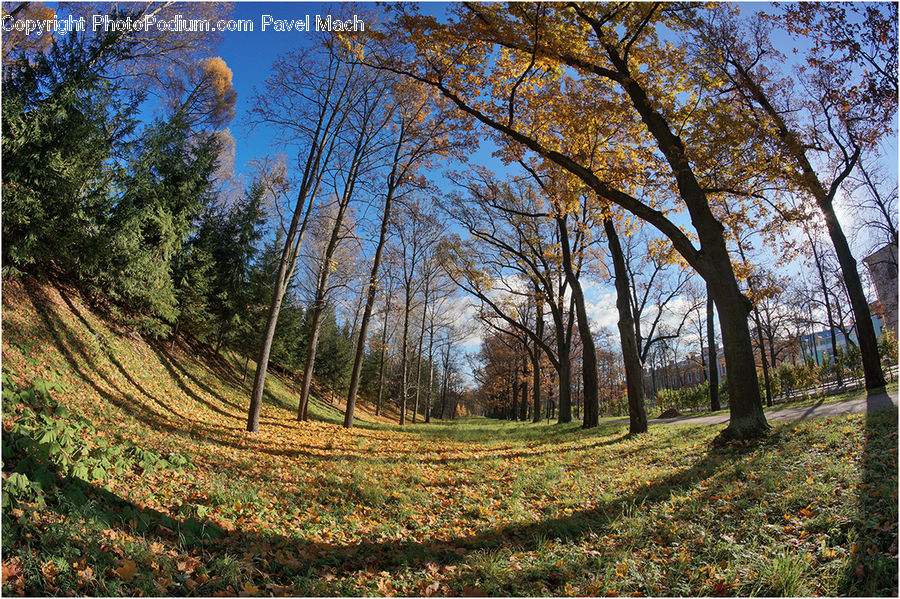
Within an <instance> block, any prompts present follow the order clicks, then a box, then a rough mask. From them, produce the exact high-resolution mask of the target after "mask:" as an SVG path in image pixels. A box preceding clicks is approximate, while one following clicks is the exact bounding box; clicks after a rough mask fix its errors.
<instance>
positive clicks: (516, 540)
mask: <svg viewBox="0 0 900 599" xmlns="http://www.w3.org/2000/svg"><path fill="white" fill-rule="evenodd" d="M729 456H731V457H734V456H735V454H734V452H733V451H731V450H727V451H723V450H711V452H710V453H709V454H707V455H705V456H704V457H703V458H701V459H700V460H698V461H697V462H695V463H694V464H692V465H691V466H690V467H688V468H686V469H685V470H682V471H680V472H677V473H673V474H671V475H669V476H665V477H663V478H661V479H659V480H656V481H651V482H649V483H648V484H645V485H642V486H640V487H638V488H636V489H635V490H634V491H633V492H632V493H630V494H627V495H625V496H623V497H621V498H618V499H615V500H612V501H608V502H602V503H599V504H598V505H596V506H595V507H592V508H590V509H584V510H580V511H578V512H576V513H574V514H572V515H568V516H564V517H555V518H548V519H544V520H541V521H535V522H530V523H524V524H513V525H506V526H499V527H496V528H492V529H488V530H483V531H480V532H478V533H477V534H472V535H469V536H460V537H452V538H435V539H430V540H424V541H414V540H407V541H395V540H384V541H373V540H369V539H360V540H359V541H356V542H351V543H346V544H333V543H322V542H310V541H308V540H305V539H303V538H302V537H297V536H295V537H286V536H283V535H265V534H257V533H253V534H247V533H240V532H238V531H235V532H230V533H226V532H224V531H222V529H221V528H220V527H219V526H218V525H216V524H215V523H214V522H212V521H210V520H208V519H198V518H190V519H185V520H178V519H174V518H171V517H169V516H167V515H165V514H162V513H160V512H157V511H155V510H148V509H146V508H142V507H139V506H137V505H135V504H134V503H132V502H130V501H128V500H125V499H123V498H121V497H119V496H117V495H115V494H114V493H111V492H109V491H107V490H104V489H98V488H96V487H94V486H93V485H90V484H88V483H85V482H83V481H80V480H78V479H65V480H63V481H61V482H60V487H61V488H63V489H71V490H72V491H71V495H72V496H73V497H74V498H76V500H77V501H80V500H78V499H77V498H78V497H79V494H81V495H83V496H84V497H86V498H87V501H86V502H83V503H89V505H90V506H91V513H92V514H95V515H96V517H97V518H99V519H100V520H101V521H102V522H103V523H104V524H105V525H107V526H108V527H110V528H113V529H118V530H121V531H123V532H127V533H129V534H134V533H136V532H137V533H140V534H142V535H143V537H144V539H145V540H146V542H147V543H151V542H154V541H164V542H167V543H171V542H172V541H173V539H174V540H175V541H177V542H180V543H181V544H182V545H183V546H185V547H186V548H188V549H189V548H191V547H193V546H197V545H199V544H202V546H203V551H204V554H205V556H206V559H207V560H209V559H211V558H221V557H224V556H234V555H245V558H249V559H252V560H253V561H254V565H256V566H257V567H258V568H260V570H262V567H263V566H262V564H263V562H264V560H265V557H264V556H262V555H253V552H254V550H253V549H251V548H253V547H274V548H277V549H278V550H280V551H283V552H285V556H286V558H285V559H282V560H280V563H277V562H276V561H273V560H271V557H269V559H268V560H265V561H266V562H272V563H269V565H268V571H267V572H265V576H264V579H265V581H266V582H270V583H277V584H279V585H285V586H288V587H291V589H292V590H291V593H290V594H295V595H311V594H317V593H318V592H322V591H323V590H324V591H325V592H326V593H328V594H331V593H335V592H337V591H336V590H335V589H331V590H330V592H329V591H328V589H327V587H325V588H324V589H323V588H318V590H317V587H316V586H315V585H316V584H321V583H322V581H321V578H322V575H323V574H324V573H325V572H327V571H332V572H333V571H335V570H340V571H341V572H342V574H347V575H348V577H352V575H353V574H364V573H365V572H368V571H372V569H375V571H387V572H389V573H391V574H394V573H399V572H401V571H405V570H406V569H408V568H410V567H416V566H417V565H419V567H421V564H422V563H425V562H436V563H440V564H442V565H452V564H457V563H460V562H462V561H464V560H466V559H467V556H468V555H469V554H470V553H471V552H474V551H484V552H490V551H496V550H500V549H509V550H512V551H535V550H538V549H539V548H540V547H541V545H542V544H543V543H544V542H546V540H547V539H555V540H558V541H568V540H576V539H579V538H581V537H583V536H584V535H585V534H588V533H598V534H603V533H604V531H606V530H607V529H608V528H609V526H610V524H611V523H612V522H613V521H615V520H616V518H618V517H619V515H620V514H621V513H622V511H623V510H624V509H626V507H629V506H635V505H641V506H643V505H646V504H651V503H654V502H659V501H665V500H667V499H668V498H669V497H670V496H671V495H672V494H673V493H683V492H685V491H686V490H689V489H690V488H692V487H694V486H695V485H697V484H698V483H700V482H701V481H703V480H706V479H707V478H709V477H710V476H712V475H713V474H714V473H715V472H716V470H717V469H718V468H720V467H722V465H723V464H724V463H726V462H727V461H728V459H729ZM331 485H332V486H333V488H332V489H331V490H330V492H332V493H336V494H340V495H341V496H344V497H355V495H356V494H358V493H359V489H357V488H355V487H354V486H353V485H352V484H349V483H346V482H342V481H334V482H332V483H331ZM46 509H50V510H54V511H57V512H58V513H60V515H62V516H64V517H68V514H66V509H67V508H66V507H65V506H63V505H61V504H59V503H58V502H57V503H51V504H48V507H47V508H46ZM135 522H137V523H138V524H137V526H135ZM73 530H74V528H73ZM185 538H187V542H185ZM204 539H205V540H204ZM59 541H60V540H57V542H59ZM64 541H65V542H68V543H76V542H81V541H80V540H76V539H74V538H73V539H64ZM23 542H24V540H23ZM34 549H35V548H34V547H32V550H34ZM94 549H98V550H99V547H97V548H88V549H86V551H93V550H94ZM7 551H9V552H10V553H11V554H15V553H16V552H17V551H22V548H21V545H18V546H17V545H16V544H15V541H13V543H11V546H10V547H9V548H8V549H7ZM47 551H50V549H49V548H48V549H47ZM258 574H259V573H258V572H257V575H258ZM255 582H256V583H257V584H260V586H261V584H262V582H261V580H260V579H257V580H255ZM448 584H449V585H450V589H451V594H460V593H463V592H464V589H463V585H464V583H463V582H462V581H460V580H456V581H455V582H454V579H452V578H451V579H450V580H449V581H448ZM454 584H457V585H458V587H459V588H454V586H453V585H454ZM207 590H208V591H211V590H212V588H210V589H207ZM26 591H28V592H29V594H44V592H45V591H44V590H43V589H39V588H34V589H26ZM203 591H204V589H202V588H198V589H196V591H195V592H197V594H204V593H203ZM339 594H345V593H339Z"/></svg>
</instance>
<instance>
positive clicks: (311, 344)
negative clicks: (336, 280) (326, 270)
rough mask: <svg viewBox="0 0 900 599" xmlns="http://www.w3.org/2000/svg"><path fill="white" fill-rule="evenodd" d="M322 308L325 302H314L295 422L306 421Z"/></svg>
mask: <svg viewBox="0 0 900 599" xmlns="http://www.w3.org/2000/svg"><path fill="white" fill-rule="evenodd" d="M326 264H327V263H326ZM324 307H325V302H324V301H319V300H316V302H315V303H314V304H313V307H312V318H311V320H310V322H309V340H308V341H307V343H306V364H305V365H304V366H303V382H302V383H301V384H300V402H299V403H298V404H297V420H306V409H307V407H308V406H309V388H310V385H312V373H313V368H314V367H315V364H316V351H317V350H318V347H319V325H320V324H321V322H322V310H323V309H324ZM320 399H321V398H320Z"/></svg>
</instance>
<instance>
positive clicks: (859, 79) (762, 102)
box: [703, 7, 897, 392]
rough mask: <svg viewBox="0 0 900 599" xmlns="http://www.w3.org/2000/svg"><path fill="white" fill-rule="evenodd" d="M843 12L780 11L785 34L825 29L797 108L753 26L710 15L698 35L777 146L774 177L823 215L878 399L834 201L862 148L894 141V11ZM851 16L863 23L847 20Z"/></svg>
mask: <svg viewBox="0 0 900 599" xmlns="http://www.w3.org/2000/svg"><path fill="white" fill-rule="evenodd" d="M860 13H862V14H864V16H865V18H864V19H862V17H861V15H860ZM850 14H851V16H848V14H847V11H839V10H834V9H832V8H831V7H827V8H825V7H823V8H821V9H815V8H809V9H798V10H794V11H790V10H789V11H787V12H786V14H785V22H786V23H787V27H788V29H789V30H790V31H792V32H794V33H797V34H801V35H802V36H804V37H806V36H808V35H810V30H809V29H808V28H807V27H805V26H804V23H807V24H809V23H814V24H817V25H819V26H821V27H822V31H825V32H826V33H825V36H824V40H825V41H820V42H819V43H818V44H817V45H815V46H814V47H813V49H812V50H811V51H810V52H809V54H808V55H807V56H808V60H807V68H806V72H805V73H803V82H804V87H805V89H807V90H809V93H810V98H809V99H808V101H807V102H802V105H803V110H802V111H797V110H795V108H794V107H793V106H792V102H791V99H790V98H789V97H788V98H785V97H784V96H783V95H779V94H778V93H777V91H776V90H777V89H780V88H781V87H782V84H781V83H780V82H778V83H776V82H775V81H773V80H772V79H773V78H772V77H771V75H770V72H771V71H770V70H769V69H768V65H767V64H766V61H764V60H763V59H764V58H765V57H766V56H767V55H768V54H771V48H770V47H769V42H768V40H767V36H766V35H764V31H765V30H764V27H763V25H762V24H761V23H760V22H758V21H757V22H754V23H752V24H751V27H752V29H751V30H750V32H749V34H750V35H747V34H746V33H745V32H744V31H742V30H741V29H740V28H739V27H738V26H737V24H736V23H734V22H733V21H731V20H729V19H727V18H724V17H720V16H719V15H718V14H716V15H715V17H719V18H718V19H717V18H715V17H714V18H712V19H710V20H709V23H708V26H707V27H705V29H704V30H703V33H704V35H705V37H706V39H707V45H708V46H709V47H710V51H709V53H710V55H712V56H714V57H715V60H717V61H718V66H719V68H720V69H721V70H722V72H723V74H724V75H725V76H727V77H728V78H729V80H730V82H731V83H732V85H733V89H734V90H735V94H734V99H735V100H736V101H739V102H743V103H744V104H745V105H747V107H748V109H749V110H750V114H751V117H752V118H753V119H754V120H755V121H756V122H759V123H762V124H763V125H764V126H765V129H764V130H765V131H766V132H767V134H768V135H769V136H770V137H771V139H772V140H773V141H774V142H775V143H776V144H777V150H778V152H779V154H780V157H781V158H782V159H783V160H784V161H785V162H784V164H785V167H784V172H783V174H782V177H783V178H784V180H785V181H786V182H787V183H788V184H789V185H791V186H792V187H793V188H794V189H796V190H797V192H798V193H801V194H808V195H809V196H811V197H812V198H813V199H814V200H815V203H816V206H817V207H818V209H819V211H820V212H821V214H822V216H823V218H824V221H825V225H826V228H827V230H828V234H829V237H830V238H831V242H832V244H833V245H834V249H835V252H836V254H837V258H838V261H839V263H840V266H841V272H842V274H843V278H844V281H845V284H846V286H847V291H848V294H849V296H850V303H851V305H852V307H853V313H854V316H855V320H856V325H857V331H858V336H859V342H860V350H861V353H862V360H863V369H864V371H865V379H866V389H868V390H870V391H871V392H879V391H881V390H883V387H884V384H885V381H884V374H883V372H882V370H881V364H880V362H879V359H878V348H877V344H876V340H875V329H874V327H873V326H872V321H871V314H870V312H869V308H868V303H867V301H866V297H865V292H864V291H863V288H862V282H861V281H860V278H859V272H858V270H857V267H856V260H855V258H854V257H853V254H852V252H851V250H850V245H849V243H848V241H847V237H846V235H845V233H844V231H843V228H842V226H841V224H840V221H839V220H838V218H837V214H836V212H835V209H834V203H835V199H836V196H837V194H838V192H839V190H840V189H841V186H842V185H843V183H844V181H845V180H846V179H847V177H848V176H849V175H850V174H851V173H852V172H853V170H854V169H856V168H857V165H858V161H859V158H860V155H861V154H862V152H863V149H864V148H867V147H869V148H871V147H873V146H874V145H876V144H877V143H878V142H879V140H880V139H882V138H883V137H884V136H885V135H887V134H891V135H893V127H894V125H893V123H894V120H895V112H896V111H895V109H896V94H897V83H896V80H897V62H896V60H897V59H896V53H897V52H896V47H897V46H896V44H897V42H896V30H897V14H896V11H895V10H893V9H892V8H888V7H885V9H884V10H879V9H874V8H873V9H869V10H864V9H861V8H860V9H854V10H853V11H851V13H850ZM853 16H856V17H857V18H858V19H860V20H862V23H859V22H854V21H853ZM849 30H858V31H859V32H860V33H861V36H862V38H863V40H864V43H862V44H860V43H855V41H854V43H850V42H849V41H848V40H847V39H846V37H845V35H846V34H845V33H843V32H845V31H849ZM816 31H817V33H816V35H817V36H818V35H819V30H818V29H817V30H816ZM838 32H840V33H838ZM841 59H842V60H841ZM873 67H874V68H873ZM870 69H871V70H870ZM816 153H818V154H820V155H823V159H822V160H821V161H820V164H821V166H820V167H819V168H816V166H815V164H816V159H815V158H814V157H811V155H813V154H816ZM828 179H830V181H829V180H828Z"/></svg>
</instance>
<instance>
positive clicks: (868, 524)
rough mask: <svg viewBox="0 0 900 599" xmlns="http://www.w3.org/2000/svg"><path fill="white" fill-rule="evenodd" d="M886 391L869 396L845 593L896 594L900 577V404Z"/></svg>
mask: <svg viewBox="0 0 900 599" xmlns="http://www.w3.org/2000/svg"><path fill="white" fill-rule="evenodd" d="M886 402H887V403H890V399H889V398H888V397H887V395H886V394H884V393H882V394H879V395H871V396H869V397H868V398H867V403H868V404H869V408H870V411H869V412H868V413H867V415H866V438H865V447H864V449H863V456H862V463H861V465H860V468H861V475H860V484H859V487H858V489H859V496H858V509H859V513H858V517H857V519H856V521H855V522H854V526H855V532H856V539H855V545H856V548H857V550H856V552H855V553H852V554H851V559H850V560H849V564H848V566H847V568H846V569H845V570H844V572H843V574H842V576H841V581H840V585H839V588H840V591H841V594H843V595H848V596H857V597H859V596H863V597H882V596H887V597H896V596H897V593H898V583H897V485H898V481H897V408H896V407H894V406H888V407H885V405H886Z"/></svg>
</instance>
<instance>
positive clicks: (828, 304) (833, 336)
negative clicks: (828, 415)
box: [807, 231, 843, 385]
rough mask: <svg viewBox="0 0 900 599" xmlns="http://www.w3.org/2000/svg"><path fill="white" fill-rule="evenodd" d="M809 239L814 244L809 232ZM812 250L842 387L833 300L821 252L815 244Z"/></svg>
mask: <svg viewBox="0 0 900 599" xmlns="http://www.w3.org/2000/svg"><path fill="white" fill-rule="evenodd" d="M807 237H809V239H810V242H812V237H811V236H810V235H809V232H808V231H807ZM812 250H813V256H814V257H815V262H816V271H817V272H818V273H819V283H820V284H821V285H822V297H823V299H824V300H825V316H826V317H827V318H828V334H829V335H830V336H831V362H832V366H834V367H835V368H834V370H835V373H837V384H838V385H840V384H841V383H843V379H842V377H841V371H840V370H839V369H838V368H837V367H836V363H837V334H836V333H835V332H834V328H835V327H834V316H833V314H832V311H831V300H830V299H828V284H827V283H826V282H825V269H824V267H823V266H822V261H821V258H820V257H819V252H818V250H817V249H816V246H815V244H813V246H812Z"/></svg>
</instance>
